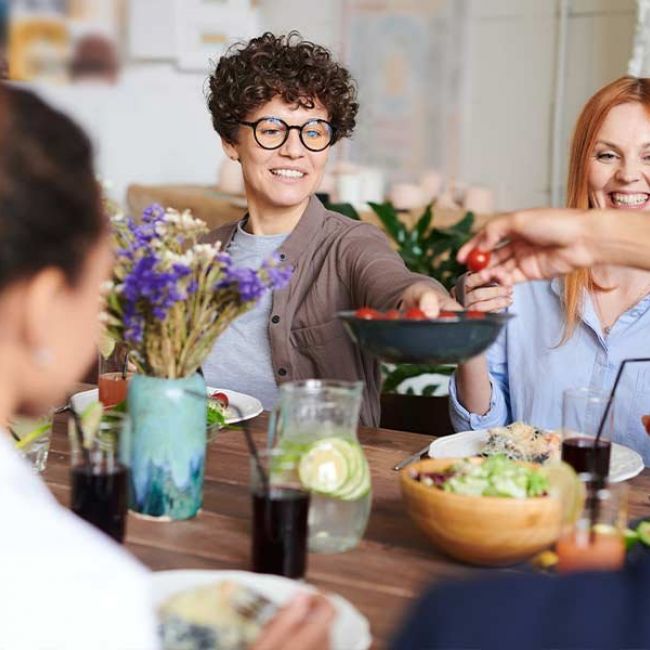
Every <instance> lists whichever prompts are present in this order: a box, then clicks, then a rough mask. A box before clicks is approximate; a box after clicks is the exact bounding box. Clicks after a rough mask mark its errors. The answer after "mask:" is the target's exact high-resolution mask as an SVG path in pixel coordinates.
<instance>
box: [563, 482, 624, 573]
mask: <svg viewBox="0 0 650 650" xmlns="http://www.w3.org/2000/svg"><path fill="white" fill-rule="evenodd" d="M579 477H580V480H581V481H582V482H583V483H584V485H585V494H586V498H585V503H584V507H583V509H582V512H581V513H580V515H579V516H578V519H577V520H576V521H575V522H574V523H572V524H569V525H567V526H565V528H564V530H563V532H562V535H561V536H560V538H559V539H558V541H557V544H556V547H555V548H556V553H557V556H558V566H557V568H558V572H560V573H569V572H574V571H591V570H616V569H619V568H621V567H622V566H623V563H624V562H625V538H624V531H625V528H626V525H627V500H628V492H629V488H628V485H627V483H609V484H608V483H607V482H606V481H605V480H604V479H603V478H602V477H601V476H600V475H594V474H586V473H583V474H580V475H579Z"/></svg>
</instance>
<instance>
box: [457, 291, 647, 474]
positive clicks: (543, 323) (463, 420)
mask: <svg viewBox="0 0 650 650" xmlns="http://www.w3.org/2000/svg"><path fill="white" fill-rule="evenodd" d="M561 295H562V281H561V280H559V279H555V280H552V281H550V282H529V283H525V284H521V285H517V286H516V287H515V290H514V296H513V306H512V307H511V308H510V312H511V313H513V314H515V316H516V317H515V318H513V319H512V320H511V321H509V323H508V324H507V326H506V327H504V329H503V330H502V332H501V334H500V335H499V338H498V339H497V341H496V342H495V343H494V344H493V345H492V347H491V348H490V349H489V350H488V352H487V358H488V366H489V372H490V381H491V384H492V398H491V402H490V410H489V411H488V412H487V413H486V414H485V415H478V414H476V413H470V412H468V411H467V409H465V408H464V407H463V406H462V405H461V404H460V402H459V401H458V398H457V394H456V381H455V377H452V379H451V382H450V385H449V393H450V395H449V404H450V415H451V421H452V424H453V426H454V428H455V429H456V431H464V430H468V429H485V428H489V427H495V426H503V425H506V424H510V423H511V422H515V421H517V420H522V421H524V422H527V423H529V424H533V425H535V426H538V427H541V428H549V429H555V428H559V427H560V426H561V425H562V393H563V391H564V390H565V389H567V388H579V387H583V386H588V387H591V388H594V389H598V390H603V391H607V392H609V391H610V390H611V388H612V386H613V384H614V379H615V377H616V373H617V371H618V367H619V365H620V363H621V361H623V359H626V358H631V357H650V296H646V297H645V298H644V299H643V300H641V301H640V302H638V303H637V304H636V305H634V306H633V307H631V308H630V309H629V310H628V311H626V312H625V313H624V314H623V315H622V316H621V317H620V318H619V319H618V320H617V321H616V323H615V324H614V326H613V327H612V329H611V330H610V332H609V334H608V335H607V336H604V335H603V332H602V330H601V327H600V322H599V320H598V317H597V315H596V313H595V311H594V306H593V304H592V302H591V299H590V296H588V295H587V296H586V298H585V302H584V305H583V315H582V319H581V322H580V323H579V324H578V326H577V328H576V330H575V333H574V335H573V336H572V337H571V338H570V339H569V340H568V341H567V342H566V343H564V344H563V345H559V343H560V341H561V340H562V334H563V328H564V319H563V313H562V308H561V302H560V299H561ZM616 393H617V399H616V403H615V404H614V418H615V425H614V427H615V433H614V436H613V440H614V442H619V443H621V444H624V445H627V446H628V447H632V448H633V449H636V451H638V452H639V453H640V454H641V456H643V461H644V463H645V465H646V466H650V436H649V435H648V434H647V433H646V432H645V430H644V428H643V424H642V422H641V416H642V415H646V414H650V363H636V364H628V365H626V367H625V371H624V373H623V376H622V377H621V382H620V384H619V386H618V388H617V391H616Z"/></svg>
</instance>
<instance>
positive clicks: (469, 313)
mask: <svg viewBox="0 0 650 650" xmlns="http://www.w3.org/2000/svg"><path fill="white" fill-rule="evenodd" d="M465 315H466V316H467V318H485V312H483V311H477V310H476V309H470V310H469V311H466V312H465Z"/></svg>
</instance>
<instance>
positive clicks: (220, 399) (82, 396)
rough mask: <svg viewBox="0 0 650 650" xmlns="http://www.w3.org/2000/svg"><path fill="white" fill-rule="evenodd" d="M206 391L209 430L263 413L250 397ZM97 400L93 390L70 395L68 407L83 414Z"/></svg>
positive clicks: (235, 392) (97, 394) (210, 389)
mask: <svg viewBox="0 0 650 650" xmlns="http://www.w3.org/2000/svg"><path fill="white" fill-rule="evenodd" d="M206 391H207V394H208V417H207V421H208V427H209V428H212V427H214V426H217V425H221V426H223V425H226V424H235V423H236V422H241V421H243V420H249V419H250V418H254V417H255V416H256V415H259V414H260V413H261V412H262V411H263V408H262V403H261V402H260V401H259V400H258V399H257V398H256V397H253V396H252V395H246V393H238V392H237V391H234V390H228V389H226V388H213V387H212V386H208V387H207V388H206ZM98 400H99V392H98V390H97V389H96V388H93V389H91V390H85V391H82V392H80V393H75V394H74V395H72V397H70V405H71V406H72V408H73V409H74V410H75V411H76V412H77V413H83V411H84V410H85V409H86V407H87V406H88V405H89V404H91V403H92V402H97V401H98Z"/></svg>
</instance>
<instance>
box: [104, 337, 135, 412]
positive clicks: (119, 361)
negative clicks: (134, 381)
mask: <svg viewBox="0 0 650 650" xmlns="http://www.w3.org/2000/svg"><path fill="white" fill-rule="evenodd" d="M106 352H108V350H102V351H100V354H99V372H98V375H97V387H98V389H99V401H100V402H101V403H102V404H103V405H104V406H105V407H107V408H110V407H111V406H115V405H116V404H119V403H120V402H123V401H124V400H125V399H126V394H127V390H128V387H129V379H130V378H131V375H132V374H133V373H131V372H129V367H128V353H129V349H128V347H127V346H126V345H124V344H123V343H115V344H114V346H113V347H112V349H111V350H110V352H108V354H106Z"/></svg>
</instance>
